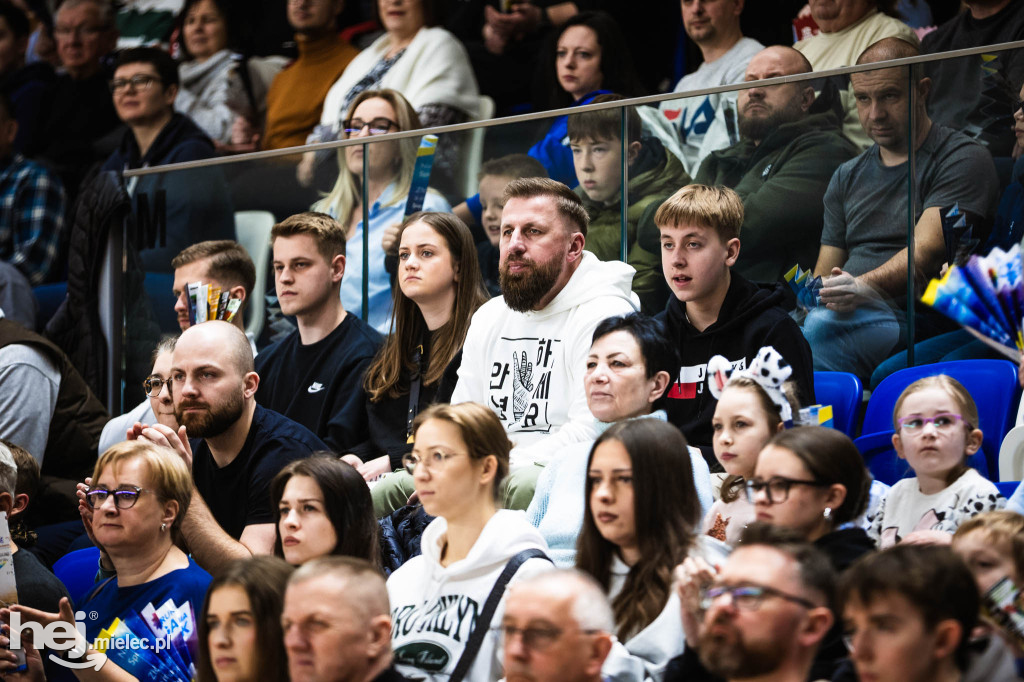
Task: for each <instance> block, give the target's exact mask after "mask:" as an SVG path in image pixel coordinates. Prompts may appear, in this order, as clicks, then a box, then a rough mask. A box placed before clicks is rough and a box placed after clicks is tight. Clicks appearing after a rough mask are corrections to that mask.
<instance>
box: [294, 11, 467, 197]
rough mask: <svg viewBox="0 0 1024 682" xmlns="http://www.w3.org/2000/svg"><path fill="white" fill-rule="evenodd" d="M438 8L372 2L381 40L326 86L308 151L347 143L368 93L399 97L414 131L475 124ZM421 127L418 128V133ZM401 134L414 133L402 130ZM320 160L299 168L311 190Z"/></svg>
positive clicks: (458, 57)
mask: <svg viewBox="0 0 1024 682" xmlns="http://www.w3.org/2000/svg"><path fill="white" fill-rule="evenodd" d="M440 4H441V3H440V2H438V0H373V5H374V9H375V10H376V14H377V17H378V19H379V21H380V23H381V25H382V26H383V27H384V35H382V36H381V37H380V38H378V39H377V40H375V41H374V42H373V43H371V44H370V45H369V46H368V47H367V48H366V49H365V50H363V51H362V52H360V53H359V54H358V55H357V56H356V57H355V58H354V59H353V60H352V62H351V63H350V64H349V65H348V66H347V67H346V68H345V72H344V73H342V74H341V78H339V79H338V80H337V82H335V83H334V85H333V86H331V89H330V90H329V91H328V93H327V97H326V99H324V106H323V109H322V110H321V112H322V113H321V116H320V124H319V125H318V126H316V128H314V129H313V132H312V133H311V134H310V135H309V137H307V139H306V144H312V143H315V142H327V141H329V140H337V139H339V138H340V139H344V138H345V137H346V135H345V128H347V127H348V126H346V125H345V121H347V120H349V119H351V118H353V117H354V116H355V107H356V101H357V100H358V98H359V96H360V94H362V93H363V92H364V91H366V90H379V89H385V88H386V89H389V90H394V91H396V92H400V93H402V95H403V96H404V97H405V98H406V99H407V100H408V101H409V102H410V103H411V104H412V107H413V108H414V109H415V110H416V114H417V119H416V120H417V121H418V123H417V127H424V128H426V127H431V126H440V125H448V124H450V123H462V122H465V121H470V120H472V119H474V118H476V116H477V111H478V107H479V99H480V90H479V88H478V87H477V83H476V77H475V76H474V75H473V69H472V67H471V65H470V62H469V53H467V52H466V48H465V47H463V45H462V43H461V42H459V39H458V38H456V37H455V36H454V35H452V34H451V33H449V32H448V31H447V30H445V29H444V28H441V26H439V25H438V24H440V23H441V22H440V21H439V19H441V18H442V17H439V16H438V10H439V9H440V8H439V7H438V5H440ZM420 124H422V126H420ZM405 130H411V129H410V128H405ZM454 139H457V138H456V137H454V136H452V135H446V136H445V138H443V139H442V140H441V145H440V147H439V149H438V151H437V155H438V156H439V157H440V158H435V161H434V164H435V171H434V173H435V177H436V176H437V175H438V172H439V171H449V172H447V173H444V174H445V175H451V173H450V171H451V170H452V166H453V164H454V162H455V152H456V151H457V149H456V148H455V146H454V144H453V143H452V141H453V140H454ZM324 158H325V156H324V155H323V154H321V155H319V156H317V155H316V152H310V153H307V154H306V155H305V156H304V157H303V161H302V162H301V163H300V165H299V171H298V176H299V181H300V182H302V183H303V184H309V183H310V182H311V181H312V177H313V169H314V166H315V165H316V163H317V159H319V161H323V160H324Z"/></svg>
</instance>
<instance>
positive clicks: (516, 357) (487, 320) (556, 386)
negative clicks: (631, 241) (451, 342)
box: [451, 251, 640, 467]
mask: <svg viewBox="0 0 1024 682" xmlns="http://www.w3.org/2000/svg"><path fill="white" fill-rule="evenodd" d="M635 272H636V271H635V270H634V269H633V268H632V267H630V266H629V265H626V264H625V263H621V262H619V261H610V262H603V261H600V260H598V258H597V256H595V255H594V254H592V253H590V252H589V251H584V252H583V259H582V261H581V262H580V265H579V267H578V268H577V269H576V272H574V273H573V275H572V277H571V278H570V279H569V281H568V282H567V283H566V285H565V287H564V288H563V289H562V290H561V291H560V292H558V295H557V296H555V298H554V299H553V300H552V301H551V302H550V303H549V304H548V305H547V306H545V308H544V309H543V310H536V311H530V312H526V313H518V312H515V311H513V310H511V309H509V307H508V306H507V305H505V299H504V298H492V299H491V300H490V301H488V302H487V303H485V304H484V305H483V307H481V308H480V310H478V311H477V312H476V314H475V315H473V321H472V323H471V324H470V326H469V332H468V333H467V334H466V343H465V344H464V345H463V350H462V364H461V365H460V366H459V382H458V384H457V385H456V386H455V392H454V394H453V395H452V400H451V401H452V403H453V404H455V403H461V402H466V401H473V402H477V403H480V404H482V405H487V406H488V407H490V408H491V409H492V410H494V412H495V414H497V415H498V418H499V419H500V420H501V421H502V423H503V424H504V425H505V431H506V432H508V435H509V438H510V439H511V440H512V442H513V443H515V445H516V447H515V449H513V450H512V466H513V467H516V466H522V465H524V464H529V463H531V462H538V463H541V464H543V463H545V462H547V461H548V460H549V459H550V458H551V456H552V455H553V454H555V453H557V452H559V451H560V449H561V448H562V447H563V446H565V445H568V444H569V443H577V442H581V441H582V442H586V441H593V440H594V439H595V438H597V436H598V429H597V422H596V420H595V419H594V417H593V415H591V414H590V408H588V407H587V397H586V394H585V393H584V390H583V375H584V373H585V371H586V365H587V354H588V353H589V352H590V343H591V337H593V335H594V328H595V327H597V325H598V323H599V322H601V321H602V320H604V319H605V318H607V317H611V316H613V315H625V314H626V313H631V312H634V311H636V310H639V309H640V305H639V299H637V297H636V295H635V294H634V293H633V292H632V291H631V289H630V286H631V285H632V283H633V275H634V274H635Z"/></svg>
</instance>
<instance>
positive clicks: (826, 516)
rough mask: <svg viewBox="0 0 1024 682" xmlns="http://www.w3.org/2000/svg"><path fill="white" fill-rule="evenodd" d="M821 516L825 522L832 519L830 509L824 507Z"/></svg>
mask: <svg viewBox="0 0 1024 682" xmlns="http://www.w3.org/2000/svg"><path fill="white" fill-rule="evenodd" d="M822 516H824V517H825V520H826V521H828V520H829V519H831V518H832V507H825V511H824V513H823V514H822Z"/></svg>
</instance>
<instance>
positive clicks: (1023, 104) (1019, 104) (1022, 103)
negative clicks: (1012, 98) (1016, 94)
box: [1010, 100, 1024, 116]
mask: <svg viewBox="0 0 1024 682" xmlns="http://www.w3.org/2000/svg"><path fill="white" fill-rule="evenodd" d="M1010 106H1011V107H1013V108H1012V109H1011V110H1010V115H1011V116H1013V115H1016V113H1017V112H1018V111H1020V110H1021V109H1024V100H1017V101H1016V102H1014V103H1013V104H1011V105H1010Z"/></svg>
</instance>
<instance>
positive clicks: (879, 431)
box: [854, 360, 1019, 485]
mask: <svg viewBox="0 0 1024 682" xmlns="http://www.w3.org/2000/svg"><path fill="white" fill-rule="evenodd" d="M935 374H948V375H949V376H951V377H953V378H954V379H956V380H957V381H959V382H960V383H961V384H963V385H964V388H966V389H967V391H968V392H969V393H970V394H971V397H973V398H974V402H975V403H977V405H978V415H979V421H980V424H978V428H980V429H981V430H982V432H983V433H984V434H985V438H984V441H983V443H982V446H981V450H980V451H979V452H978V453H977V454H975V455H974V456H972V457H971V458H970V459H969V460H968V464H970V465H971V466H973V467H974V468H976V469H977V470H978V472H979V473H980V474H981V475H983V476H986V477H989V478H991V479H993V480H995V479H997V478H998V474H999V467H998V458H999V445H1000V443H1002V442H1003V437H1004V436H1005V435H1006V433H1007V431H1008V430H1009V429H1010V427H1011V426H1012V425H1013V424H1012V422H1013V420H1014V418H1015V416H1016V415H1015V414H1014V413H1013V412H1014V410H1013V407H1014V405H1016V400H1017V397H1018V393H1019V391H1018V387H1017V367H1016V366H1015V365H1014V364H1013V363H1012V362H1008V361H1006V360H957V361H954V362H939V363H935V364H931V365H921V366H920V367H908V368H907V369H902V370H900V371H898V372H896V373H894V374H892V375H890V376H888V377H886V378H885V379H884V380H883V381H882V383H880V384H879V385H878V388H876V389H875V391H874V392H873V393H872V394H871V399H870V400H869V401H868V405H867V408H866V409H865V410H864V424H863V426H862V427H861V433H862V434H864V435H862V436H861V437H860V438H858V439H857V440H856V441H854V442H855V443H856V444H857V448H858V449H859V450H860V452H861V454H862V455H864V460H865V462H867V465H868V468H869V469H870V470H871V473H872V475H874V477H875V478H876V479H877V480H879V481H882V482H883V483H888V484H889V485H892V484H893V483H895V482H896V481H898V480H900V479H901V478H905V477H907V476H913V472H912V471H911V470H910V467H908V466H907V463H906V462H904V461H902V460H900V459H899V458H898V457H897V455H896V451H895V450H894V449H893V447H892V443H891V440H892V434H893V427H892V411H893V408H894V407H895V405H896V399H897V398H899V396H900V393H902V392H903V389H905V388H906V387H907V386H909V385H910V384H912V383H913V382H915V381H917V380H918V379H921V378H923V377H926V376H932V375H935Z"/></svg>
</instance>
